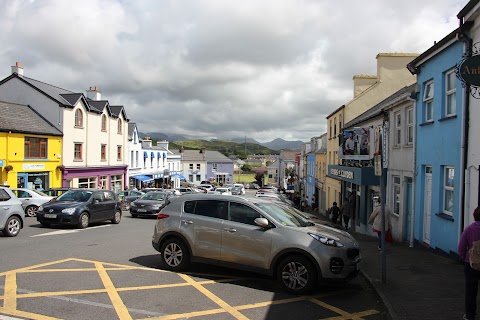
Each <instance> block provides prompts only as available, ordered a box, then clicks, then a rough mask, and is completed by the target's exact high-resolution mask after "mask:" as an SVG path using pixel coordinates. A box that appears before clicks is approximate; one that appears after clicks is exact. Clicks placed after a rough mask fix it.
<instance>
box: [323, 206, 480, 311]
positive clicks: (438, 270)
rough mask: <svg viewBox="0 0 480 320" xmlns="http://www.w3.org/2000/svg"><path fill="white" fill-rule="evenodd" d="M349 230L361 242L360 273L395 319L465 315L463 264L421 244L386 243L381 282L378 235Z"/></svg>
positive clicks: (380, 255)
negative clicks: (383, 279)
mask: <svg viewBox="0 0 480 320" xmlns="http://www.w3.org/2000/svg"><path fill="white" fill-rule="evenodd" d="M316 215H317V216H318V217H320V218H321V219H325V220H328V219H327V218H326V217H324V216H322V215H320V214H318V213H317V214H316ZM350 233H351V234H352V235H353V237H354V238H355V239H356V240H357V241H358V243H359V244H360V252H361V254H362V260H363V270H362V273H361V275H363V276H364V277H365V278H366V279H367V280H368V281H369V282H370V284H371V285H372V286H373V287H374V288H375V290H376V291H377V293H378V295H379V296H380V298H381V299H382V300H383V303H384V304H385V306H386V307H387V309H388V311H389V314H390V317H391V319H392V320H417V319H418V320H443V319H445V320H455V319H459V320H460V319H462V317H463V314H464V277H463V265H462V264H460V263H459V262H457V261H454V260H452V259H449V258H447V257H444V256H441V255H439V254H436V253H433V252H432V251H430V250H429V249H426V248H424V247H421V246H415V247H413V248H410V247H409V245H408V244H407V243H393V244H390V243H387V244H386V251H385V253H386V273H385V274H386V283H382V260H381V259H382V254H381V253H380V251H378V248H377V245H378V241H377V238H376V237H371V236H368V235H364V234H360V233H356V232H354V231H352V232H350ZM479 308H480V304H479ZM477 319H480V316H479V315H477Z"/></svg>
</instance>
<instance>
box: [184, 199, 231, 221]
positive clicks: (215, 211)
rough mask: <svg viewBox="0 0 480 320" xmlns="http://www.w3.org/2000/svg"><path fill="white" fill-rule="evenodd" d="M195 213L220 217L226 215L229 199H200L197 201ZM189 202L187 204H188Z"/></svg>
mask: <svg viewBox="0 0 480 320" xmlns="http://www.w3.org/2000/svg"><path fill="white" fill-rule="evenodd" d="M196 202H197V203H196V205H195V214H196V215H199V216H205V217H211V218H220V219H223V218H224V217H225V214H224V212H225V209H226V208H227V203H228V202H227V201H217V200H199V201H196ZM186 205H187V204H185V206H186Z"/></svg>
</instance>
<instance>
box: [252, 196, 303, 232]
mask: <svg viewBox="0 0 480 320" xmlns="http://www.w3.org/2000/svg"><path fill="white" fill-rule="evenodd" d="M255 205H256V206H257V207H259V208H260V209H262V210H263V211H265V212H266V213H268V214H269V215H270V216H271V217H272V218H273V219H275V220H276V221H278V222H279V223H281V224H283V225H284V226H290V227H306V226H310V225H311V223H310V221H307V220H306V219H304V218H302V217H301V216H299V215H297V214H294V213H293V212H292V211H290V210H288V209H286V208H283V207H281V206H278V205H276V204H274V203H270V202H257V203H255Z"/></svg>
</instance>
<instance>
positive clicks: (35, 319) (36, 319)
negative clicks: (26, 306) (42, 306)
mask: <svg viewBox="0 0 480 320" xmlns="http://www.w3.org/2000/svg"><path fill="white" fill-rule="evenodd" d="M0 312H1V313H4V314H8V315H10V316H17V317H23V318H27V319H32V320H61V319H58V318H53V317H49V316H44V315H41V314H37V313H31V312H25V311H20V310H11V309H5V308H2V307H0Z"/></svg>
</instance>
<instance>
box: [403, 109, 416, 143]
mask: <svg viewBox="0 0 480 320" xmlns="http://www.w3.org/2000/svg"><path fill="white" fill-rule="evenodd" d="M410 116H411V119H409V117H410ZM413 119H414V113H413V107H410V108H407V109H406V117H405V126H406V130H405V131H406V141H405V142H406V144H407V145H412V144H413V137H414V126H413V123H414V120H413ZM410 129H411V131H412V132H411V133H410ZM410 140H411V141H410Z"/></svg>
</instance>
